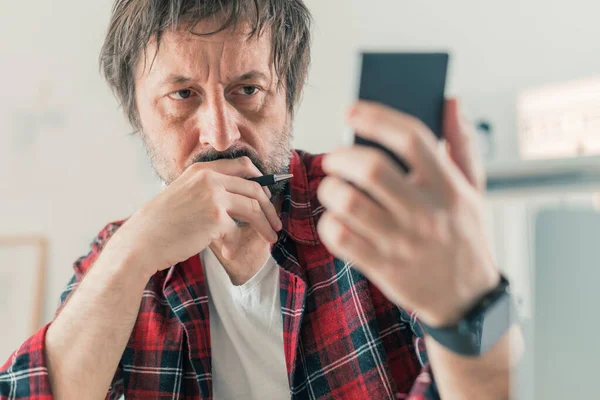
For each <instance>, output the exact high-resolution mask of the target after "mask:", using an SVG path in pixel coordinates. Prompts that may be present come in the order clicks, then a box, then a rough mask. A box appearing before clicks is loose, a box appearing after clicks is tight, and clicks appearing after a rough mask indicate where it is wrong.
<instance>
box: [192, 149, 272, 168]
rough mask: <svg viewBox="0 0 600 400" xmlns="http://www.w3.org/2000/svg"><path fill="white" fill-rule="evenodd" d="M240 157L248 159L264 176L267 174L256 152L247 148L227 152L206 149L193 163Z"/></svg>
mask: <svg viewBox="0 0 600 400" xmlns="http://www.w3.org/2000/svg"><path fill="white" fill-rule="evenodd" d="M240 157H248V158H249V159H250V161H252V163H253V164H254V165H255V166H256V168H258V170H259V171H260V172H261V173H262V174H263V175H266V174H267V171H266V167H265V165H264V164H263V162H262V161H261V160H260V158H259V157H258V154H257V153H256V152H255V151H254V150H251V149H248V148H245V147H237V148H231V149H227V150H225V151H217V150H215V149H206V150H204V151H203V152H202V153H200V154H198V155H197V156H196V157H194V161H193V163H201V162H211V161H217V160H223V159H235V158H240Z"/></svg>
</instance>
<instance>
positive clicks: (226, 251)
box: [221, 218, 242, 261]
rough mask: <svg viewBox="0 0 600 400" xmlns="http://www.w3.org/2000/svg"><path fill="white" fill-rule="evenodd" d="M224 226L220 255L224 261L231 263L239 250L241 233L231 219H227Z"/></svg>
mask: <svg viewBox="0 0 600 400" xmlns="http://www.w3.org/2000/svg"><path fill="white" fill-rule="evenodd" d="M225 224H226V226H225V228H224V230H223V237H222V239H221V244H222V246H221V255H222V256H223V258H225V259H226V260H229V261H232V260H234V259H235V256H236V251H237V249H239V242H240V239H241V235H242V233H241V232H242V231H241V230H240V229H239V228H238V226H237V224H236V223H235V221H234V220H233V219H231V218H227V221H226V222H225Z"/></svg>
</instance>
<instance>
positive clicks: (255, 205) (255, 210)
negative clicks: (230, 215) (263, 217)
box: [250, 199, 261, 214]
mask: <svg viewBox="0 0 600 400" xmlns="http://www.w3.org/2000/svg"><path fill="white" fill-rule="evenodd" d="M250 211H251V212H252V214H259V213H260V212H261V208H260V203H259V202H258V200H255V199H250Z"/></svg>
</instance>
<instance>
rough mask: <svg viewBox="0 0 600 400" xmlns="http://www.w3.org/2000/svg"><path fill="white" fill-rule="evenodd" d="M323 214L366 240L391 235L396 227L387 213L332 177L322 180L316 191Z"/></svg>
mask: <svg viewBox="0 0 600 400" xmlns="http://www.w3.org/2000/svg"><path fill="white" fill-rule="evenodd" d="M317 196H318V198H319V201H320V202H321V204H323V206H325V208H326V209H327V211H329V212H331V213H333V214H334V215H335V217H336V218H338V219H339V220H341V221H343V222H344V223H345V224H347V225H348V226H349V227H350V228H351V229H352V230H354V231H356V232H360V234H361V235H363V236H366V237H378V236H381V235H387V234H391V233H392V232H393V231H394V229H396V227H397V224H396V221H395V218H394V216H393V215H391V213H390V212H388V211H386V210H384V209H382V208H381V207H380V206H379V205H377V204H376V203H375V202H374V201H373V200H372V199H370V198H369V197H368V196H366V195H365V194H364V193H362V192H361V191H360V190H358V189H356V188H355V187H353V186H351V185H350V184H348V183H346V182H344V181H343V180H341V179H339V178H336V177H334V176H329V177H326V178H325V179H324V180H323V181H322V182H321V184H320V185H319V189H318V191H317Z"/></svg>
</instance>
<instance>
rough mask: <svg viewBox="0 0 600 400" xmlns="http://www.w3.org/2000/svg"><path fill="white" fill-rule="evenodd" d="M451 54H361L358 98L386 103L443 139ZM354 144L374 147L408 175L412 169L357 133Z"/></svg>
mask: <svg viewBox="0 0 600 400" xmlns="http://www.w3.org/2000/svg"><path fill="white" fill-rule="evenodd" d="M448 63H449V54H448V53H443V52H438V53H398V52H388V53H381V52H363V53H361V54H360V59H359V67H360V73H359V76H360V79H359V85H358V89H359V90H358V97H359V99H362V100H371V101H376V102H379V103H383V104H385V105H387V106H389V107H392V108H395V109H397V110H399V111H402V112H404V113H406V114H410V115H412V116H414V117H416V118H418V119H420V120H421V121H423V122H424V123H425V124H426V125H427V126H428V127H429V129H431V131H432V132H433V133H434V134H435V135H436V136H437V137H438V138H441V137H442V121H443V110H444V96H445V88H446V75H447V73H448ZM352 136H353V143H355V144H360V145H366V146H374V147H376V148H379V149H381V150H383V151H384V152H385V153H387V154H388V155H389V156H391V157H392V158H393V159H394V160H395V161H396V162H397V163H398V164H399V166H400V167H401V168H402V169H403V170H404V171H406V172H408V171H409V170H410V166H409V165H408V164H407V163H406V162H405V161H404V160H402V159H401V158H399V157H398V156H397V155H396V154H394V153H393V152H392V151H390V150H389V149H387V148H385V147H384V146H382V145H380V144H379V143H375V142H372V141H370V140H367V139H365V138H362V137H361V136H360V132H354V133H353V134H352Z"/></svg>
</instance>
